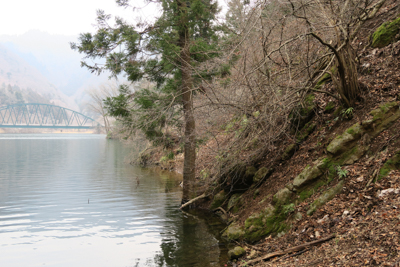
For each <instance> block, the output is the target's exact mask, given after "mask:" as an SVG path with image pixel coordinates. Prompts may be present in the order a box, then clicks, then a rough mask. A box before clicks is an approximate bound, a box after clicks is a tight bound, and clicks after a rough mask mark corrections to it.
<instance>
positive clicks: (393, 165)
mask: <svg viewBox="0 0 400 267" xmlns="http://www.w3.org/2000/svg"><path fill="white" fill-rule="evenodd" d="M391 170H400V151H398V152H397V153H396V154H395V155H394V156H393V157H392V158H390V159H389V160H387V161H386V162H385V164H383V166H382V168H381V169H380V170H379V175H378V180H380V179H382V178H384V177H386V176H388V175H389V173H390V171H391Z"/></svg>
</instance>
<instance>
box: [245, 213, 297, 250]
mask: <svg viewBox="0 0 400 267" xmlns="http://www.w3.org/2000/svg"><path fill="white" fill-rule="evenodd" d="M286 218H287V214H285V212H284V210H283V208H282V206H281V207H279V208H278V209H274V208H272V207H269V208H267V209H266V210H265V211H264V212H262V213H257V214H254V215H252V216H250V217H249V218H247V219H246V221H245V234H244V238H245V240H246V241H248V242H251V243H253V242H256V241H258V240H260V239H261V238H263V237H265V236H267V235H270V234H273V233H280V232H282V231H286V230H287V229H288V228H289V225H287V224H286V223H285V220H286Z"/></svg>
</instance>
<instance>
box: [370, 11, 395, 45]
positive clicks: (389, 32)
mask: <svg viewBox="0 0 400 267" xmlns="http://www.w3.org/2000/svg"><path fill="white" fill-rule="evenodd" d="M399 33H400V17H399V18H397V19H395V20H394V21H392V22H385V23H383V24H382V25H381V26H380V27H379V28H378V29H377V30H376V31H375V32H374V33H373V34H372V44H371V46H372V47H374V48H377V47H378V48H381V47H385V46H387V45H389V44H390V43H392V42H395V41H396V39H397V38H396V35H397V34H399Z"/></svg>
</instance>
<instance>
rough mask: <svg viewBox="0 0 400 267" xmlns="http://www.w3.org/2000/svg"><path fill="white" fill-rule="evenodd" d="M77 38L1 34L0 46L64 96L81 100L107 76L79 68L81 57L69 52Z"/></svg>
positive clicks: (35, 34) (31, 34) (36, 33)
mask: <svg viewBox="0 0 400 267" xmlns="http://www.w3.org/2000/svg"><path fill="white" fill-rule="evenodd" d="M77 38H78V37H77V36H64V35H53V34H48V33H45V32H42V31H38V30H31V31H29V32H27V33H25V34H23V35H18V36H11V35H2V36H0V44H2V45H3V46H5V47H6V48H8V49H9V50H10V51H12V52H14V53H15V54H17V55H18V56H20V57H21V58H22V59H24V60H25V61H26V62H27V63H28V64H29V65H31V66H33V67H35V68H36V69H37V70H38V71H39V72H40V73H41V74H42V75H43V76H44V77H46V78H47V80H48V81H49V82H50V83H51V84H53V85H54V86H55V87H56V88H58V89H59V90H60V91H61V92H63V93H64V94H65V95H67V96H73V95H75V94H79V97H78V98H81V97H82V94H83V92H84V91H85V89H86V87H88V86H91V87H95V86H98V85H100V84H101V83H103V82H105V81H107V80H108V74H104V75H101V76H97V75H95V74H92V73H90V72H89V71H88V70H87V69H84V68H81V67H80V61H81V60H82V57H83V55H81V54H79V53H78V52H76V51H73V50H71V48H70V45H69V44H70V42H76V41H77ZM78 101H79V100H78Z"/></svg>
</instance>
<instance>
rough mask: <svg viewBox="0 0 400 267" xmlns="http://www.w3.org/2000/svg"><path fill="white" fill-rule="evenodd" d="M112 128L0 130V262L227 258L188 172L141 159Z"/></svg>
mask: <svg viewBox="0 0 400 267" xmlns="http://www.w3.org/2000/svg"><path fill="white" fill-rule="evenodd" d="M130 150H131V149H130V148H129V147H127V145H126V144H122V143H120V142H118V141H114V140H106V139H105V137H104V135H79V134H53V135H52V134H25V135H12V134H2V135H0V266H7V267H12V266H68V267H70V266H74V267H78V266H85V267H88V266H96V267H98V266H100V267H101V266H112V267H118V266H223V263H225V262H226V258H225V255H226V249H225V247H224V246H222V244H221V243H220V241H219V240H218V239H217V238H216V236H218V233H219V232H220V231H221V230H222V228H223V225H221V224H219V223H218V222H216V221H215V220H214V219H213V218H212V216H211V215H207V216H204V215H203V216H193V215H190V214H183V213H181V212H180V211H179V210H178V209H177V207H178V206H179V202H180V198H181V189H180V187H179V183H180V180H181V178H180V177H174V176H172V175H171V174H168V173H159V172H156V171H154V170H147V169H141V168H138V167H133V166H131V165H129V164H127V163H126V162H125V157H126V156H127V154H128V153H129V152H130Z"/></svg>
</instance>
